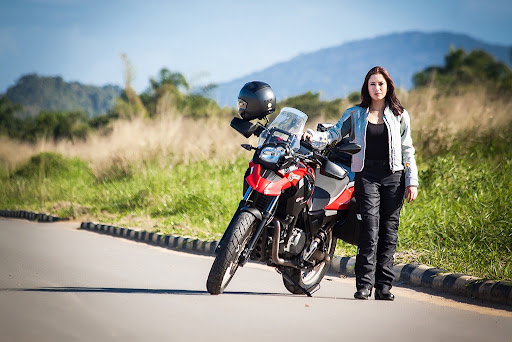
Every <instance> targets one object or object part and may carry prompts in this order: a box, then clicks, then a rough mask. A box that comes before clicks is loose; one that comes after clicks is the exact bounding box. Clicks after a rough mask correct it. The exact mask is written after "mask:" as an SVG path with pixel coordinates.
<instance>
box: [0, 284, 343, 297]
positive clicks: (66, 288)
mask: <svg viewBox="0 0 512 342" xmlns="http://www.w3.org/2000/svg"><path fill="white" fill-rule="evenodd" d="M0 292H42V293H48V292H53V293H129V294H167V295H180V296H210V294H209V293H208V291H199V290H180V289H137V288H121V287H73V286H63V287H36V288H10V289H9V288H8V289H0ZM229 295H242V296H277V297H297V298H300V297H304V298H307V297H306V296H305V295H294V294H291V293H273V292H247V291H226V292H223V293H222V296H229ZM313 298H319V299H343V300H353V298H342V297H326V296H313Z"/></svg>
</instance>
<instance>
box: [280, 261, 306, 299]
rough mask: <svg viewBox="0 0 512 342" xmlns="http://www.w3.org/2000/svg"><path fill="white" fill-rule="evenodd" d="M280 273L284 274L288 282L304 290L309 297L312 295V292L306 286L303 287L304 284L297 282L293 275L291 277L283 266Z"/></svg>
mask: <svg viewBox="0 0 512 342" xmlns="http://www.w3.org/2000/svg"><path fill="white" fill-rule="evenodd" d="M279 273H281V275H282V276H283V278H284V279H286V281H287V282H289V283H292V284H293V285H295V286H297V287H298V288H299V289H300V290H301V291H302V292H304V294H305V295H306V296H308V297H312V296H311V293H309V291H308V290H306V289H305V288H303V287H302V286H300V284H299V283H297V282H296V281H295V279H293V278H292V277H290V275H288V273H286V272H285V271H284V270H282V269H281V267H279Z"/></svg>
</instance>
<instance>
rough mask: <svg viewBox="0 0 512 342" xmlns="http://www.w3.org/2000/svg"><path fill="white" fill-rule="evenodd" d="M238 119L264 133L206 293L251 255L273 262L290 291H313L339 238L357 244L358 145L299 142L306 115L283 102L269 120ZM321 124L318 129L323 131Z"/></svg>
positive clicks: (235, 123) (242, 127)
mask: <svg viewBox="0 0 512 342" xmlns="http://www.w3.org/2000/svg"><path fill="white" fill-rule="evenodd" d="M264 118H265V121H266V122H265V123H264V124H262V123H260V122H256V123H252V122H250V121H248V120H244V119H241V118H238V117H235V118H233V120H232V121H231V127H232V128H234V129H235V130H237V131H238V132H239V133H241V134H242V135H244V136H245V137H246V138H249V137H251V136H252V135H255V136H257V137H259V140H258V146H257V147H253V146H251V145H249V144H243V145H242V147H243V148H244V149H246V150H248V151H252V150H254V151H255V152H254V155H253V158H252V160H251V161H250V162H249V168H248V170H247V172H246V175H245V180H244V190H243V191H244V194H243V198H242V200H241V201H240V203H239V205H238V208H237V209H236V211H235V213H234V215H233V218H232V219H231V222H230V223H229V225H228V227H227V229H226V231H225V232H224V235H223V236H222V238H221V240H220V241H219V244H218V246H217V249H216V257H215V260H214V262H213V265H212V267H211V270H210V273H209V275H208V280H207V283H206V287H207V290H208V292H209V293H211V294H212V295H217V294H220V293H222V292H223V291H224V290H225V289H226V287H227V286H228V284H229V282H230V281H231V279H232V278H233V276H234V275H235V272H236V271H237V269H238V267H242V266H244V265H245V264H246V263H247V262H248V261H249V260H255V261H260V262H263V263H266V264H267V265H268V266H271V267H275V268H276V269H277V270H278V272H279V273H281V275H282V278H283V283H284V286H285V287H286V289H287V290H288V291H289V292H291V293H293V294H306V295H307V296H311V293H312V292H313V291H314V290H316V289H318V288H319V284H320V282H321V280H322V279H323V277H324V275H325V274H326V272H327V270H328V269H329V265H330V261H331V259H332V257H333V254H334V250H335V248H336V241H337V239H338V238H341V239H343V240H344V241H346V242H349V243H352V244H357V238H358V229H359V228H358V221H357V218H356V211H357V210H356V203H355V199H354V196H353V193H354V173H352V172H351V171H350V156H351V155H352V154H355V153H357V152H359V151H360V149H361V147H360V146H359V145H357V144H354V143H350V142H348V140H347V139H345V140H342V141H341V142H339V143H338V144H336V145H334V146H328V147H327V148H325V149H324V150H322V151H320V150H318V149H317V148H315V146H313V145H312V144H311V143H309V142H307V141H304V140H302V139H301V138H302V134H303V130H304V127H305V124H306V121H307V119H308V116H307V115H306V114H305V113H303V112H301V111H299V110H297V109H294V108H290V107H285V108H283V109H282V110H281V111H280V113H279V115H277V117H276V118H275V119H274V120H273V122H272V123H271V124H270V125H269V120H268V117H267V116H265V117H264ZM327 128H328V126H326V125H319V127H318V128H317V129H319V130H326V129H327Z"/></svg>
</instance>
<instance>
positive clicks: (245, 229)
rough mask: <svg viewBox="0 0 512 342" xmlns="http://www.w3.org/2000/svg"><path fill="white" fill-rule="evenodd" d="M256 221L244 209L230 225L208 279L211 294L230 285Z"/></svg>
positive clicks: (219, 291)
mask: <svg viewBox="0 0 512 342" xmlns="http://www.w3.org/2000/svg"><path fill="white" fill-rule="evenodd" d="M256 222H257V219H256V217H254V215H253V214H251V213H248V212H246V211H242V212H240V213H238V214H237V217H236V218H235V219H234V220H233V222H232V223H231V224H230V225H229V226H228V228H227V230H226V232H225V236H224V237H223V238H222V241H223V243H222V245H221V246H220V249H219V251H218V252H217V256H216V257H215V260H214V261H213V265H212V268H211V270H210V274H209V275H208V280H207V281H206V289H207V290H208V292H209V293H210V294H212V295H218V294H220V293H222V292H223V291H224V289H225V288H226V287H227V286H228V284H229V282H230V281H231V279H232V278H233V276H234V275H235V272H236V270H237V269H238V260H239V259H240V255H241V254H242V251H243V250H244V247H245V245H246V244H247V242H248V240H249V238H250V237H251V235H252V233H253V231H254V227H255V226H256Z"/></svg>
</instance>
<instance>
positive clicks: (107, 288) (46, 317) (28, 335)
mask: <svg viewBox="0 0 512 342" xmlns="http://www.w3.org/2000/svg"><path fill="white" fill-rule="evenodd" d="M78 226H79V224H76V223H44V224H43V223H35V222H28V221H24V220H10V219H3V218H0V341H53V342H54V341H163V340H165V341H268V340H272V341H283V342H284V341H343V340H347V341H348V340H356V341H375V340H377V339H378V341H415V342H418V341H512V310H511V309H510V307H505V308H502V307H496V306H493V307H488V306H483V305H482V303H481V302H464V301H465V300H464V299H461V298H454V297H450V298H447V297H439V296H437V295H434V294H432V293H424V292H419V291H418V289H413V288H404V287H400V286H396V287H394V288H393V290H394V291H393V292H394V293H395V295H396V297H397V299H396V300H395V301H394V302H382V301H375V300H373V299H372V300H368V301H358V300H354V299H353V293H354V279H353V278H346V279H343V278H337V277H326V278H325V279H324V281H323V282H322V286H321V289H320V290H319V291H318V292H316V293H315V294H314V295H313V298H307V297H305V296H294V295H291V294H289V293H288V292H287V291H286V289H285V288H284V286H283V285H282V280H281V276H280V275H279V274H278V273H276V272H275V271H273V270H272V269H271V268H269V267H266V266H263V265H259V264H248V265H246V266H245V267H244V268H242V269H239V271H238V272H237V274H236V275H235V278H234V279H233V281H232V282H231V284H230V285H229V287H228V289H227V292H225V293H224V294H222V295H219V296H211V295H209V294H208V293H207V292H206V285H205V284H206V278H207V276H208V272H209V269H210V266H211V264H212V262H213V258H212V257H210V256H202V255H194V254H187V253H180V252H176V251H172V250H168V249H164V248H161V247H155V246H151V245H148V244H144V243H137V242H133V241H130V240H126V239H121V238H115V237H111V236H107V235H101V234H97V233H93V232H89V231H85V230H78V229H77V227H78Z"/></svg>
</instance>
